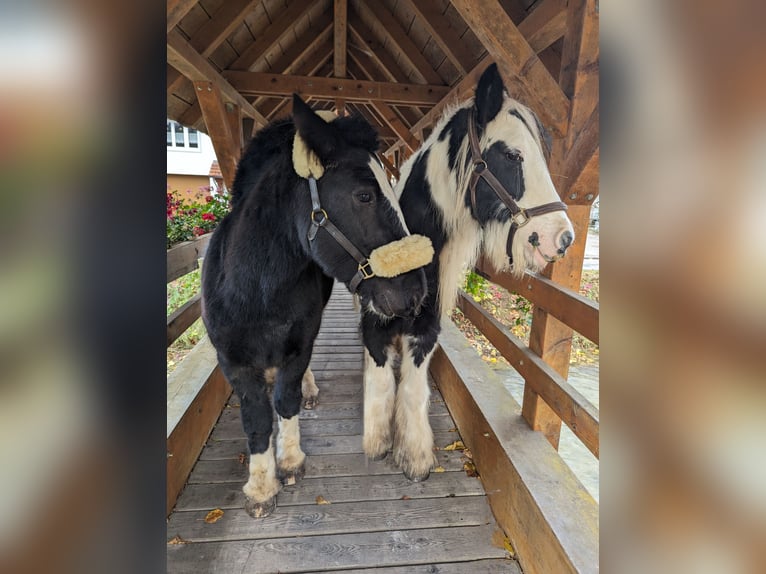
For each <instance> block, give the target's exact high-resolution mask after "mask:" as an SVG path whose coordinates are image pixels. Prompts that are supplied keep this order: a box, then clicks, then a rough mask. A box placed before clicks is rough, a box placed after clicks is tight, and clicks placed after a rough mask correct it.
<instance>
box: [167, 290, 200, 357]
mask: <svg viewBox="0 0 766 574" xmlns="http://www.w3.org/2000/svg"><path fill="white" fill-rule="evenodd" d="M201 312H202V295H201V294H199V293H197V294H195V295H194V296H193V297H192V298H191V299H189V300H188V301H187V302H186V303H184V304H183V306H181V307H179V308H178V309H176V310H175V311H174V312H173V313H172V314H171V315H169V316H168V347H169V346H170V345H172V344H173V342H174V341H175V340H176V339H178V337H180V336H181V335H182V334H183V332H184V331H186V329H188V328H189V327H191V325H192V323H194V321H196V320H197V319H199V317H200V314H201Z"/></svg>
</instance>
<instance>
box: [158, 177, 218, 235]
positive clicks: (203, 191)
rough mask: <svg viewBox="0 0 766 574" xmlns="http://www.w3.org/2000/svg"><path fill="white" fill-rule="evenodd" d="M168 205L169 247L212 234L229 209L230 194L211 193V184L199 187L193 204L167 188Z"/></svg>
mask: <svg viewBox="0 0 766 574" xmlns="http://www.w3.org/2000/svg"><path fill="white" fill-rule="evenodd" d="M166 205H167V248H168V249H170V248H171V247H172V246H173V245H175V244H176V243H181V242H182V241H190V240H192V239H195V238H197V237H199V236H200V235H204V234H205V233H210V232H211V231H213V230H214V229H215V228H216V226H217V225H218V222H219V221H221V219H223V218H224V216H225V215H226V214H227V213H229V209H230V203H229V195H228V194H225V193H218V194H216V195H212V194H211V193H210V188H209V187H202V188H200V190H199V192H198V193H197V194H196V201H194V202H192V203H188V202H184V201H183V200H182V199H181V198H180V196H179V194H178V192H177V191H175V190H174V191H168V192H167V197H166Z"/></svg>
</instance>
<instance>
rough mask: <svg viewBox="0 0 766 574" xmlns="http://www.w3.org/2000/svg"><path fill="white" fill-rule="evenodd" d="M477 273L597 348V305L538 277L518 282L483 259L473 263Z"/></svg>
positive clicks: (523, 277)
mask: <svg viewBox="0 0 766 574" xmlns="http://www.w3.org/2000/svg"><path fill="white" fill-rule="evenodd" d="M476 272H477V273H478V274H479V275H481V276H482V277H484V278H486V279H489V280H490V281H492V283H495V284H497V285H500V286H501V287H503V288H505V289H507V290H508V291H510V292H514V293H518V294H519V295H521V296H522V297H524V298H526V299H529V301H530V302H532V303H533V304H534V305H536V306H538V307H540V308H541V309H543V310H544V311H545V312H546V313H549V314H550V315H553V316H554V317H556V319H558V320H559V321H561V322H562V323H565V324H567V325H568V326H569V327H571V328H572V329H574V330H575V331H577V332H578V333H580V334H581V335H582V336H583V337H585V338H586V339H590V340H591V341H593V342H594V343H596V344H597V345H598V303H594V302H593V301H591V300H590V299H588V298H586V297H583V296H582V295H580V294H579V293H576V292H575V291H572V290H571V289H567V288H566V287H562V286H561V285H558V284H557V283H554V282H553V281H551V280H550V279H548V278H547V277H543V276H542V275H539V274H537V273H530V272H526V273H525V274H524V275H523V276H522V277H521V278H519V279H517V278H516V277H514V276H513V275H511V274H510V273H498V272H496V271H495V270H494V269H493V268H492V266H491V265H490V264H489V263H488V262H487V261H486V260H485V259H484V258H483V257H482V258H480V259H479V261H478V262H477V263H476Z"/></svg>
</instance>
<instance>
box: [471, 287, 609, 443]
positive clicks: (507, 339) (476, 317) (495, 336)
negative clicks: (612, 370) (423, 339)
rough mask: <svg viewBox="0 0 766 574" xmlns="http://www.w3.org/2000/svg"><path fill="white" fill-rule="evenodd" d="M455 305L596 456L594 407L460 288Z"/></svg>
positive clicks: (597, 440)
mask: <svg viewBox="0 0 766 574" xmlns="http://www.w3.org/2000/svg"><path fill="white" fill-rule="evenodd" d="M458 307H459V308H460V310H461V311H462V312H463V314H464V315H465V316H466V317H467V318H468V319H469V320H470V321H471V322H472V323H473V324H474V325H476V327H478V328H479V330H480V331H481V332H482V333H483V334H484V336H485V337H487V339H489V341H490V342H491V343H492V344H493V345H494V346H495V347H496V348H497V350H498V351H500V354H501V355H503V357H505V358H506V360H508V362H509V363H511V365H513V367H514V368H515V369H516V370H517V371H518V372H519V373H520V374H521V376H522V377H524V380H525V382H526V384H528V385H529V386H530V387H531V389H532V390H533V391H534V392H535V393H537V394H538V395H540V397H542V398H543V400H545V402H546V403H547V404H548V405H549V406H550V407H551V409H553V410H554V412H555V413H556V414H557V415H558V416H559V417H560V418H561V420H562V421H563V422H564V423H565V424H566V425H567V426H568V427H569V428H570V429H572V432H574V434H575V435H576V436H577V437H578V438H579V439H580V440H581V441H582V442H583V444H584V445H585V446H586V447H588V450H590V451H591V452H592V453H593V454H594V455H595V456H596V458H598V456H599V436H598V429H599V422H598V409H596V408H595V407H594V406H593V405H592V404H591V403H590V401H588V399H586V398H585V397H584V396H583V395H581V394H580V393H579V392H578V391H577V390H576V389H575V388H574V387H572V385H570V384H569V383H568V382H567V381H566V380H565V379H564V378H563V377H561V375H559V374H558V373H557V372H556V371H554V370H553V368H551V367H550V366H549V365H548V364H547V363H545V361H543V360H542V359H541V358H540V357H538V356H537V355H536V354H535V353H533V352H532V351H531V350H530V349H529V348H528V347H527V346H526V345H525V344H524V343H523V342H522V341H520V340H519V339H518V338H517V337H514V336H513V335H512V334H511V333H510V331H509V330H508V329H507V328H506V327H505V326H504V325H502V324H501V323H500V322H499V321H498V320H497V319H495V318H494V317H493V316H492V315H490V313H489V312H487V311H486V310H484V309H483V308H482V307H481V306H479V304H478V303H476V302H475V301H474V300H473V299H472V298H471V297H469V296H468V295H467V294H466V293H464V292H462V291H460V293H459V297H458Z"/></svg>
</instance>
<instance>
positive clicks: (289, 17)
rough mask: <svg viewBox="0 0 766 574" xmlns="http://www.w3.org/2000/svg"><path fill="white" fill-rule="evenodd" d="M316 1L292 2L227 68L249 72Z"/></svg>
mask: <svg viewBox="0 0 766 574" xmlns="http://www.w3.org/2000/svg"><path fill="white" fill-rule="evenodd" d="M317 1H318V0H309V1H307V2H292V3H290V5H289V6H287V8H285V9H284V10H282V12H280V13H279V16H277V17H276V19H275V20H274V21H273V22H272V23H271V25H269V26H268V27H267V28H266V29H265V30H264V31H263V34H260V35H259V36H258V38H257V39H256V40H255V42H253V43H252V44H250V46H248V47H247V48H246V49H245V51H244V52H242V54H241V55H240V56H239V58H237V59H236V60H234V62H233V63H232V64H231V66H229V69H231V70H249V69H250V68H251V67H252V66H253V64H255V63H256V62H257V61H258V59H259V58H260V57H262V56H263V55H264V54H265V53H266V52H267V51H268V49H269V48H271V47H272V46H273V45H274V44H276V43H277V42H279V41H280V40H281V39H282V38H283V37H284V36H285V35H286V34H287V33H288V32H290V31H291V30H292V29H293V26H295V24H296V23H297V22H299V21H300V20H301V19H302V18H303V17H304V16H305V15H306V14H308V12H309V11H310V10H311V9H312V8H313V7H314V6H315V5H316V4H317Z"/></svg>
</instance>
